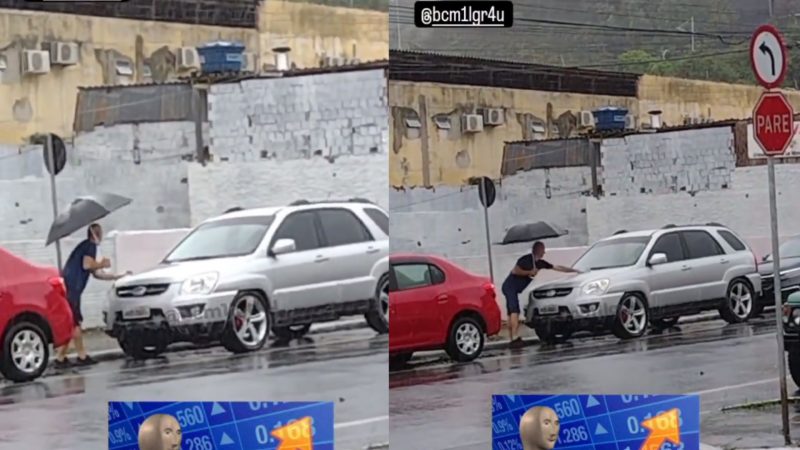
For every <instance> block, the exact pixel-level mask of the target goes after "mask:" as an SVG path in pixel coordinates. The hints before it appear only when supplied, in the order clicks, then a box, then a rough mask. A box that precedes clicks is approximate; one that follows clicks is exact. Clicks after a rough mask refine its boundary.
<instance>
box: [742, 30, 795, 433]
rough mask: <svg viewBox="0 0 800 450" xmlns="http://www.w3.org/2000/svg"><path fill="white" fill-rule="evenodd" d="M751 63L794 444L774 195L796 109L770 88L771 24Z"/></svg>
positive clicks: (779, 52)
mask: <svg viewBox="0 0 800 450" xmlns="http://www.w3.org/2000/svg"><path fill="white" fill-rule="evenodd" d="M750 63H751V65H752V67H753V73H755V75H756V79H758V82H759V84H761V85H762V86H763V87H764V88H765V89H766V90H767V91H766V92H764V93H763V94H762V95H761V98H760V99H759V100H758V103H756V107H755V108H754V109H753V135H754V136H755V140H756V142H757V143H758V145H759V146H761V149H762V150H763V151H764V154H765V155H766V156H767V173H768V178H769V181H768V182H769V216H770V229H771V234H772V270H773V276H774V278H773V280H774V281H773V283H774V286H773V291H774V292H775V321H776V323H777V330H776V337H777V339H778V378H779V380H780V395H781V419H782V424H783V438H784V441H785V444H786V445H791V443H792V442H791V433H790V430H789V396H788V394H787V389H786V363H785V361H786V359H785V358H786V355H785V354H784V348H783V317H782V311H783V296H782V294H781V275H780V260H781V257H780V242H779V239H778V206H777V195H776V194H775V157H776V156H780V155H783V154H784V153H785V152H786V148H787V147H788V146H789V144H790V143H791V141H792V137H793V136H794V110H793V109H792V105H791V104H790V103H789V102H788V101H787V100H786V97H784V95H783V93H781V92H775V91H770V90H771V89H774V88H777V87H779V86H780V85H781V83H782V82H783V79H784V78H785V77H786V68H787V65H788V64H787V53H786V46H785V45H784V40H783V37H782V36H781V34H780V33H779V32H778V30H777V29H776V28H775V27H773V26H771V25H762V26H760V27H758V28H757V29H756V31H755V33H753V38H752V40H751V41H750Z"/></svg>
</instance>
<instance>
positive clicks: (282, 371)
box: [0, 329, 389, 450]
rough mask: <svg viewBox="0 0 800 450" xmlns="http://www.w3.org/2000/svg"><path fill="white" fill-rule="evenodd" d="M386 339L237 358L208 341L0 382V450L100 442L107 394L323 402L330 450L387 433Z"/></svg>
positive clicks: (338, 337) (319, 342) (355, 337)
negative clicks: (327, 405)
mask: <svg viewBox="0 0 800 450" xmlns="http://www.w3.org/2000/svg"><path fill="white" fill-rule="evenodd" d="M387 344H388V338H387V337H386V336H376V335H375V334H374V333H373V332H372V331H370V330H366V329H361V330H354V331H347V332H339V333H332V334H329V335H315V336H314V340H313V341H306V342H304V343H296V342H295V343H292V346H291V347H290V348H270V349H266V350H262V351H261V352H258V353H254V354H247V355H238V356H237V355H231V354H230V353H228V352H226V351H225V350H224V349H222V348H219V347H216V348H210V349H206V350H200V351H197V350H195V351H184V352H178V353H171V354H168V355H167V357H166V358H163V359H160V360H150V361H147V362H145V363H133V362H127V361H122V360H118V361H109V362H104V363H101V364H99V365H97V366H94V367H91V368H85V369H80V370H76V369H73V370H70V371H67V372H61V373H48V374H47V376H45V377H43V378H41V379H40V380H38V381H37V382H34V383H28V384H21V385H13V384H8V383H5V384H0V449H10V450H11V449H13V450H23V449H24V450H38V449H58V450H61V449H80V450H84V449H87V450H88V449H106V448H108V443H107V442H108V441H107V420H108V412H107V411H108V406H107V403H106V402H108V401H190V400H191V401H223V400H224V401H254V400H263V401H333V402H335V405H336V406H335V417H336V426H335V427H336V428H335V434H336V448H337V450H338V449H342V450H361V449H364V448H365V447H367V446H369V445H372V444H376V443H385V442H388V440H389V423H388V417H387V404H388V401H389V398H388V393H387V379H388V369H387V367H388V366H387V365H388V358H387V355H386V348H387Z"/></svg>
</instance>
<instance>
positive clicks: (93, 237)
mask: <svg viewBox="0 0 800 450" xmlns="http://www.w3.org/2000/svg"><path fill="white" fill-rule="evenodd" d="M102 240H103V229H102V228H101V227H100V225H99V224H96V223H95V224H92V225H89V228H88V229H87V230H86V240H84V241H83V242H81V243H80V244H78V246H77V247H75V249H74V250H73V251H72V253H70V255H69V258H67V263H66V264H65V265H64V270H63V271H62V277H63V278H64V284H66V286H67V300H68V301H69V306H70V308H71V309H72V317H73V318H74V321H75V329H74V331H73V335H72V340H71V341H70V342H75V348H76V349H77V350H78V360H77V361H76V364H77V365H78V366H89V365H92V364H96V363H97V361H95V360H94V359H92V358H91V357H90V356H89V355H87V354H86V348H85V347H84V346H83V332H82V330H81V324H82V323H83V314H82V312H81V295H83V291H84V290H85V289H86V285H87V284H88V282H89V275H93V276H94V277H95V278H97V279H98V280H104V281H114V280H118V279H120V278H122V277H123V276H125V275H128V274H129V273H126V274H125V275H112V274H108V273H105V272H103V269H108V268H109V267H111V261H110V260H108V259H107V258H101V259H99V260H98V259H97V246H98V245H100V242H101V241H102ZM70 342H67V344H66V345H64V346H63V347H61V348H59V349H58V354H57V355H56V362H55V366H56V368H65V367H68V366H69V365H70V362H69V361H68V360H67V351H68V350H69V344H70Z"/></svg>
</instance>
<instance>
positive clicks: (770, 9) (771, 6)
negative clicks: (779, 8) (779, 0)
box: [767, 0, 775, 19]
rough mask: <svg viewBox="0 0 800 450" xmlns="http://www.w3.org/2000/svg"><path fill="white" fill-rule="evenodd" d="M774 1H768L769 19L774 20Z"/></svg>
mask: <svg viewBox="0 0 800 450" xmlns="http://www.w3.org/2000/svg"><path fill="white" fill-rule="evenodd" d="M772 2H773V0H767V5H769V18H770V19H772V18H774V17H775V11H774V9H773V5H772Z"/></svg>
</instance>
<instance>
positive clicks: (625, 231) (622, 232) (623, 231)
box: [612, 230, 628, 236]
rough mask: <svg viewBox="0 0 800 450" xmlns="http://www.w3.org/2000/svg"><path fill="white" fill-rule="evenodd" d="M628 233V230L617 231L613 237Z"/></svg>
mask: <svg viewBox="0 0 800 450" xmlns="http://www.w3.org/2000/svg"><path fill="white" fill-rule="evenodd" d="M627 232H628V230H617V231H615V232H614V234H612V236H616V235H618V234H624V233H627Z"/></svg>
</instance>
